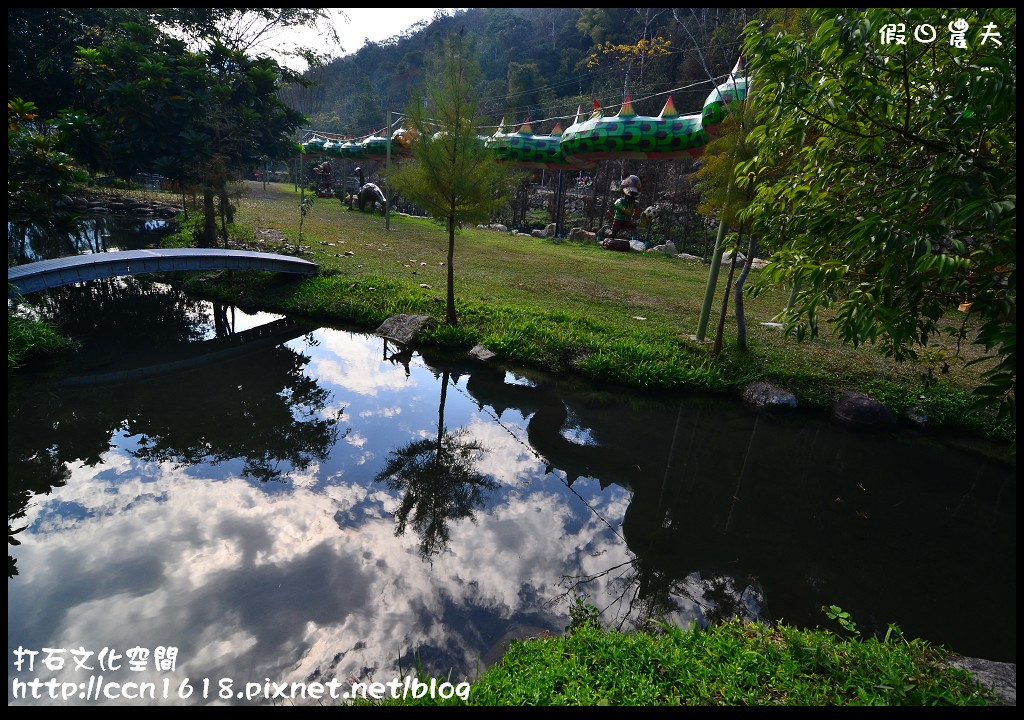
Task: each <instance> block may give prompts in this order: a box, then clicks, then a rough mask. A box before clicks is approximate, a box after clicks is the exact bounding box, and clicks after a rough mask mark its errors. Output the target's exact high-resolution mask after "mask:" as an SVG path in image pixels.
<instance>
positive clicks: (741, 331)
mask: <svg viewBox="0 0 1024 720" xmlns="http://www.w3.org/2000/svg"><path fill="white" fill-rule="evenodd" d="M755 252H757V240H756V238H755V237H754V235H753V234H751V235H750V243H749V245H748V246H747V259H746V260H745V261H744V263H743V270H742V271H741V272H740V276H739V277H738V278H736V288H735V289H734V290H733V293H734V296H733V302H734V305H735V312H736V346H737V347H738V348H739V350H740V352H746V351H747V318H746V315H745V314H744V311H743V283H745V282H746V281H747V275H749V274H750V266H751V265H753V264H754V253H755Z"/></svg>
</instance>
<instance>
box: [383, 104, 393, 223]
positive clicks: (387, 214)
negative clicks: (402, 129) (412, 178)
mask: <svg viewBox="0 0 1024 720" xmlns="http://www.w3.org/2000/svg"><path fill="white" fill-rule="evenodd" d="M386 167H387V172H385V173H384V177H385V179H386V178H387V176H388V173H390V172H391V111H390V110H388V159H387V165H386ZM385 187H386V188H387V190H388V194H387V196H386V197H385V198H384V230H385V231H389V230H391V185H390V184H389V183H385Z"/></svg>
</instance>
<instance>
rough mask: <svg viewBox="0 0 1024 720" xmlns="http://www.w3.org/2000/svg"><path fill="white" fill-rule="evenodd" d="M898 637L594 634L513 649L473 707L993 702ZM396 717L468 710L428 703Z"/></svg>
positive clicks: (755, 627) (585, 630)
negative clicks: (428, 710)
mask: <svg viewBox="0 0 1024 720" xmlns="http://www.w3.org/2000/svg"><path fill="white" fill-rule="evenodd" d="M943 657H944V654H943V653H941V652H939V651H937V650H936V649H935V648H933V647H932V646H930V645H929V644H928V643H926V642H924V641H922V640H907V639H905V638H904V637H903V635H902V633H901V632H900V631H899V629H898V628H896V627H890V630H889V632H888V633H887V634H886V636H885V638H883V639H878V638H869V639H864V640H862V639H859V638H852V639H845V638H841V637H839V636H837V635H835V634H833V633H831V632H827V631H817V630H798V629H796V628H791V627H787V626H784V625H773V626H766V625H760V624H756V623H745V622H740V621H732V622H727V623H723V624H719V625H714V626H712V627H710V628H709V629H707V630H692V631H683V630H681V629H679V628H678V627H674V626H665V627H664V632H661V633H647V632H636V633H620V632H615V631H607V630H603V629H601V628H598V627H596V626H594V625H592V624H588V625H584V626H581V627H578V628H575V629H574V630H573V631H572V632H571V633H570V634H568V635H566V636H563V637H541V638H535V639H529V640H524V641H516V642H513V643H512V644H511V646H510V648H509V650H508V652H507V653H506V654H505V656H504V657H503V658H502V660H501V661H500V663H498V664H496V665H494V666H492V667H490V668H488V669H487V670H486V671H485V672H484V673H483V674H482V675H481V676H480V677H479V678H478V679H477V680H476V681H475V682H474V683H472V686H471V689H470V694H469V700H468V702H467V703H465V704H469V705H559V706H563V705H587V706H593V705H647V706H656V705H657V706H662V705H786V706H794V705H814V706H836V705H915V706H917V705H986V704H991V703H992V702H994V695H993V694H992V693H991V692H990V691H988V690H985V689H982V688H981V687H980V686H979V685H978V683H977V681H976V680H975V679H974V678H973V676H972V675H970V674H969V673H968V672H966V671H963V670H959V669H955V668H949V667H946V666H944V665H942V664H941V660H942V659H943ZM384 704H396V705H461V704H464V703H463V702H462V701H461V699H460V698H458V697H457V696H456V697H454V698H451V699H450V700H442V699H440V698H434V699H431V698H430V697H429V695H427V696H426V697H424V698H421V699H418V700H413V699H410V698H406V699H404V700H403V699H398V700H386V701H384Z"/></svg>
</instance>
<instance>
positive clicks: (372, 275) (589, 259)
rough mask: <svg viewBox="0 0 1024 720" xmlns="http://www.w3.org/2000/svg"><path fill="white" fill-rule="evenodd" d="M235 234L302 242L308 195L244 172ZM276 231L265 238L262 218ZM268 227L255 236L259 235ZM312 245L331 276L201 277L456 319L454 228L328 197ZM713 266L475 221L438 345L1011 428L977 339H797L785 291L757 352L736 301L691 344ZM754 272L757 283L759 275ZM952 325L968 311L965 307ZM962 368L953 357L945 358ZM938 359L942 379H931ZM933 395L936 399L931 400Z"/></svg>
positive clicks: (292, 299) (295, 300) (758, 335)
mask: <svg viewBox="0 0 1024 720" xmlns="http://www.w3.org/2000/svg"><path fill="white" fill-rule="evenodd" d="M235 222H236V230H235V233H233V237H234V234H237V235H238V238H239V240H240V241H242V243H243V244H244V245H245V246H248V247H251V248H253V249H261V250H267V251H274V250H278V249H280V248H281V247H283V246H289V245H290V246H294V245H295V244H296V241H297V237H298V225H299V200H298V194H297V193H296V192H295V191H294V188H293V186H291V185H285V184H270V185H268V187H267V190H266V191H264V190H263V188H262V185H261V184H259V183H254V182H250V183H246V184H245V192H244V193H243V195H242V197H241V199H240V203H239V210H238V213H237V215H236V218H235ZM268 229H269V230H276V231H279V232H278V233H274V235H275V236H276V237H278V238H280V240H277V241H275V240H273V239H271V240H269V241H268V240H265V239H261V238H265V237H266V234H265V233H261V232H259V231H260V230H268ZM254 238H255V239H254ZM302 245H303V246H304V247H308V248H309V251H308V253H306V254H307V256H308V257H310V259H312V260H314V261H316V262H318V263H320V264H321V267H322V269H323V273H322V275H321V276H320V277H317V278H312V279H306V280H302V281H294V280H292V279H289V278H286V277H277V276H272V275H261V274H251V275H246V276H239V275H237V274H235V275H230V276H225V275H224V274H221V275H219V276H217V277H216V278H215V279H210V278H206V279H205V280H203V281H201V282H195V283H193V284H192V285H191V286H190V287H191V289H193V290H197V291H199V292H202V293H204V294H207V295H213V296H217V297H220V298H222V299H225V300H229V301H232V302H236V303H239V304H240V305H249V306H260V307H264V308H268V309H269V308H277V309H281V310H287V311H293V312H300V313H304V314H306V315H310V316H313V317H316V318H319V319H323V320H328V321H331V320H333V321H336V322H354V323H358V324H361V325H365V326H368V327H369V326H375V325H376V324H378V323H380V322H381V321H383V320H384V319H385V318H386V317H388V316H389V315H392V314H394V313H398V312H410V313H425V314H429V315H432V316H434V317H436V318H438V319H440V318H443V314H444V296H445V283H446V272H447V268H446V267H445V259H446V254H447V235H446V233H445V232H444V229H443V227H442V226H441V225H439V224H437V223H435V222H433V221H431V220H427V219H422V218H411V217H405V216H401V215H397V214H393V215H392V218H391V230H390V232H385V229H384V219H383V217H381V216H380V215H377V214H370V213H360V212H358V211H349V210H348V208H347V207H345V206H343V205H342V204H341V203H340V202H339V201H338V200H336V199H333V198H319V199H317V200H316V202H315V205H314V207H313V208H312V211H311V213H310V214H309V215H308V216H307V217H306V219H305V221H304V227H303V242H302ZM707 272H708V269H707V266H705V265H703V264H701V263H696V262H686V261H681V260H677V259H675V258H668V257H664V256H660V255H654V254H650V255H648V254H641V253H616V252H609V251H606V250H602V249H600V248H598V247H597V246H595V245H580V244H575V243H567V242H565V243H555V242H552V241H550V240H541V239H537V238H532V237H529V238H528V237H520V236H512V235H510V234H505V233H496V232H492V231H487V230H477V229H475V228H473V229H468V228H467V229H466V230H464V231H463V232H462V233H461V234H460V235H459V236H457V239H456V252H455V293H456V302H457V307H458V312H459V323H460V327H459V328H458V329H450V328H440V329H438V330H437V331H435V332H434V333H433V334H431V335H429V336H427V337H426V338H425V342H428V343H435V344H447V345H454V346H464V347H467V348H468V347H469V346H471V345H472V344H474V343H476V342H482V343H483V344H484V345H486V346H487V347H488V348H489V349H491V350H492V351H494V352H496V353H498V355H499V356H500V357H501V358H502V359H506V360H510V361H515V362H521V363H528V364H532V365H536V366H540V367H545V368H548V369H551V370H555V371H564V370H570V371H575V372H579V373H581V374H583V375H586V376H589V377H590V378H592V379H596V380H602V381H606V382H613V383H621V384H624V385H628V386H631V387H641V388H649V389H682V388H706V389H712V390H729V391H735V390H738V389H740V388H742V387H743V386H744V385H746V384H747V383H749V382H752V381H754V380H772V381H776V382H779V383H781V384H783V385H785V386H787V387H789V388H790V389H792V390H793V391H794V392H796V393H797V396H798V397H799V398H800V401H801V402H802V403H805V404H810V405H818V406H824V405H826V404H827V402H828V400H829V398H830V397H831V396H833V395H834V394H835V393H836V392H837V391H839V390H842V389H855V390H861V391H865V392H869V393H872V394H874V395H875V396H877V397H879V398H880V399H881V400H883V401H884V402H886V403H887V404H889V406H890V407H892V408H893V409H894V410H895V411H897V412H901V411H902V410H904V409H906V408H907V407H909V406H911V405H915V404H916V405H920V406H921V407H923V409H924V410H925V412H926V413H927V415H928V416H929V418H930V421H931V422H932V423H934V424H938V425H943V424H945V425H951V426H957V427H968V428H972V429H976V430H979V431H981V432H984V433H986V434H988V435H990V436H994V437H1000V438H1004V439H1006V438H1010V437H1012V436H1013V434H1014V432H1015V430H1014V428H1013V426H1012V425H1010V424H1008V423H1003V424H1002V425H997V424H996V423H995V422H994V421H993V420H992V419H991V417H990V416H988V415H987V414H984V413H980V412H976V411H973V410H970V409H969V406H970V403H971V399H970V397H969V393H970V391H971V390H972V389H973V388H974V387H975V386H976V385H978V384H979V377H980V373H981V371H982V370H983V369H984V365H983V364H982V365H974V366H971V367H965V364H966V362H967V361H968V360H971V359H973V358H974V357H977V356H978V353H979V348H978V347H976V346H972V345H966V344H965V346H964V347H963V348H961V351H960V355H959V357H955V353H956V348H955V347H954V346H945V345H943V344H942V343H943V342H948V341H947V340H946V338H944V337H943V338H936V342H937V343H939V344H937V345H935V346H934V347H932V348H929V350H928V352H926V353H922V354H921V355H922V358H923V359H921V360H918V361H917V362H915V363H895V362H893V361H891V360H889V359H888V358H885V357H883V356H882V355H881V354H880V353H879V352H878V351H877V350H876V349H874V348H873V347H870V346H868V347H859V348H854V347H851V346H849V345H843V344H842V343H840V342H839V341H838V340H836V339H834V338H833V337H831V335H830V334H829V331H828V329H827V327H826V323H825V322H822V327H823V336H822V337H819V338H817V339H815V340H813V341H804V342H802V343H798V342H797V341H796V340H795V339H794V338H787V337H785V336H784V335H783V334H782V331H781V330H779V329H776V328H769V327H764V326H762V325H760V323H761V322H767V321H771V320H772V319H773V317H774V316H775V314H776V313H777V312H779V310H781V309H782V307H783V306H784V305H785V302H786V300H787V294H786V293H785V292H782V291H776V292H770V293H765V294H763V295H761V296H759V297H748V298H747V300H746V314H747V334H748V344H749V347H750V352H749V353H747V354H742V353H739V352H738V351H737V350H736V347H735V336H736V325H735V319H734V317H733V312H732V306H731V298H730V308H729V311H728V319H727V322H726V327H725V338H726V347H725V351H724V353H723V355H722V356H721V357H720V358H718V360H716V361H712V360H711V359H710V358H709V357H708V350H707V348H706V347H701V346H698V345H697V344H695V343H693V342H692V341H691V340H690V339H689V336H690V335H692V334H693V333H694V332H695V329H696V326H697V320H698V316H699V313H700V306H701V302H702V301H703V297H704V288H705V283H706V279H707ZM727 274H728V269H727V268H723V272H722V273H721V276H720V284H719V292H718V293H717V295H716V300H715V305H714V312H713V313H712V318H711V324H710V326H709V332H710V333H712V334H713V330H714V327H715V323H716V321H717V314H718V310H719V308H720V303H721V292H722V291H723V290H724V287H725V278H726V276H727ZM756 274H757V271H753V272H752V273H751V278H750V279H749V280H748V285H750V284H751V283H752V282H754V281H756ZM953 315H954V317H953V318H952V320H951V321H950V322H953V321H956V319H957V318H956V317H955V315H956V313H953ZM943 355H944V357H945V359H946V360H947V361H948V362H949V370H948V372H946V373H943V372H942V371H941V369H940V365H941V358H940V356H943ZM929 370H931V373H932V375H933V377H934V379H935V380H936V382H934V383H930V384H929V383H926V382H925V381H924V378H925V377H926V376H927V375H928V374H929ZM922 396H923V397H922Z"/></svg>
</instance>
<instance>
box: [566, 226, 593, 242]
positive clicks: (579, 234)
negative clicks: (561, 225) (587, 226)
mask: <svg viewBox="0 0 1024 720" xmlns="http://www.w3.org/2000/svg"><path fill="white" fill-rule="evenodd" d="M569 240H570V241H572V242H582V243H585V242H597V233H592V232H588V231H587V230H584V229H583V228H573V229H572V230H570V231H569Z"/></svg>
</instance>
